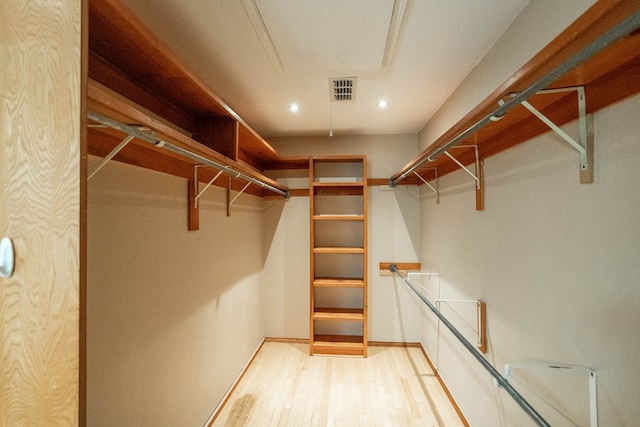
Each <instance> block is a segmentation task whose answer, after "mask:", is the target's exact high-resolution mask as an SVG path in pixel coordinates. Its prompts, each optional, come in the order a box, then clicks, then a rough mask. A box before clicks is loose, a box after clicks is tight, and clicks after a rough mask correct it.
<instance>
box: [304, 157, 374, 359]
mask: <svg viewBox="0 0 640 427" xmlns="http://www.w3.org/2000/svg"><path fill="white" fill-rule="evenodd" d="M309 175H310V188H311V190H310V192H309V196H310V228H311V239H310V242H311V248H310V258H311V269H310V270H311V272H310V275H311V279H310V285H311V290H310V295H311V304H310V332H309V336H310V353H311V354H312V355H314V354H334V355H349V356H364V357H366V356H367V316H368V313H367V298H368V296H367V161H366V157H363V156H341V157H314V158H312V159H310V162H309Z"/></svg>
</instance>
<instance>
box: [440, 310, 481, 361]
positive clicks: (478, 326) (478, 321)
mask: <svg viewBox="0 0 640 427" xmlns="http://www.w3.org/2000/svg"><path fill="white" fill-rule="evenodd" d="M435 303H436V307H437V308H438V310H440V304H441V303H445V304H451V303H468V304H475V305H476V311H477V316H476V327H475V328H474V327H473V326H471V325H469V324H468V323H467V322H464V319H463V322H464V324H465V325H467V326H468V327H469V329H471V330H473V332H474V333H475V334H476V335H477V337H478V350H480V351H481V352H482V353H484V354H486V353H487V303H486V302H484V301H480V300H475V299H474V300H452V299H436V300H435ZM454 312H455V310H454ZM456 314H457V313H456Z"/></svg>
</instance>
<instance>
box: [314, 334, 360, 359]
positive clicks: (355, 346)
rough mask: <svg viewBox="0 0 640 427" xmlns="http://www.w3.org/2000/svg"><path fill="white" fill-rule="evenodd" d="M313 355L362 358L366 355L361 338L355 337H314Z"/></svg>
mask: <svg viewBox="0 0 640 427" xmlns="http://www.w3.org/2000/svg"><path fill="white" fill-rule="evenodd" d="M311 346H312V348H313V353H314V354H326V355H331V354H340V355H345V356H362V355H364V354H366V348H365V346H364V343H363V337H362V336H357V335H314V337H313V341H312V343H311Z"/></svg>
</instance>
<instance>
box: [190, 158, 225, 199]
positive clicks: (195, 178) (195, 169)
mask: <svg viewBox="0 0 640 427" xmlns="http://www.w3.org/2000/svg"><path fill="white" fill-rule="evenodd" d="M206 166H207V165H195V166H194V167H193V186H194V191H193V194H195V196H194V198H193V206H194V207H196V208H197V207H198V199H200V196H202V195H203V194H204V192H205V191H207V189H208V188H209V187H210V186H211V184H213V183H214V182H215V180H216V179H218V177H220V175H222V172H223V171H218V173H217V174H216V175H215V176H214V177H213V178H211V180H210V181H209V182H208V183H207V185H205V186H204V188H203V189H202V190H200V183H199V181H198V168H202V167H206Z"/></svg>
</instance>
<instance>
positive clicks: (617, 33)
mask: <svg viewBox="0 0 640 427" xmlns="http://www.w3.org/2000/svg"><path fill="white" fill-rule="evenodd" d="M638 27H640V10H638V11H636V12H634V13H633V14H631V15H629V16H628V17H627V18H626V19H625V20H624V21H622V22H620V23H619V24H618V25H616V26H615V27H613V28H612V29H610V30H609V31H607V32H606V33H604V34H603V35H602V36H600V37H599V38H598V39H596V40H595V41H593V42H592V43H590V44H589V45H587V46H586V47H584V48H583V49H582V50H580V51H579V52H578V53H576V54H575V55H573V56H572V57H571V58H569V59H567V60H566V61H564V62H563V63H562V64H560V65H558V66H557V67H556V68H554V69H553V70H551V71H550V72H549V73H548V74H546V75H545V76H544V77H542V78H541V79H540V80H538V81H537V82H535V83H534V84H532V85H531V86H529V87H528V88H527V89H525V90H523V91H522V92H519V93H517V94H515V96H513V98H510V99H509V100H508V101H506V102H504V104H502V105H500V106H499V107H498V108H496V109H495V110H494V111H493V112H492V113H489V114H488V115H486V116H485V117H483V118H482V119H480V120H479V121H477V122H476V123H475V124H473V125H472V126H470V127H469V128H467V129H466V130H465V131H463V132H461V133H460V134H458V136H456V137H455V138H453V139H451V140H449V142H447V143H446V144H444V145H441V146H440V147H438V148H436V149H435V150H434V151H433V153H431V154H429V156H427V157H426V158H424V159H422V160H420V161H418V162H417V163H416V164H415V165H413V166H411V167H410V168H409V169H407V170H406V171H405V172H403V173H402V174H401V175H400V176H399V177H398V178H396V179H391V180H389V187H391V188H393V187H395V186H396V185H398V183H399V182H400V181H402V180H403V179H405V178H406V177H407V176H408V175H410V174H411V173H413V171H415V170H416V169H418V168H419V167H420V166H421V165H422V164H423V163H425V162H427V161H429V162H433V161H434V160H435V159H436V158H437V157H438V156H440V155H441V154H442V153H444V152H445V151H447V150H448V149H449V148H451V147H453V146H455V145H457V144H459V143H460V142H462V141H463V140H465V139H466V138H468V137H469V136H471V135H472V134H474V133H475V132H477V131H478V130H479V129H481V128H482V127H484V126H485V125H486V124H488V123H489V122H490V121H492V120H491V118H492V117H502V116H503V115H505V114H506V113H507V112H508V111H509V110H511V109H512V108H514V107H515V106H516V105H518V104H520V103H521V102H523V101H526V100H527V99H528V98H529V97H531V96H532V95H535V94H536V92H538V91H540V90H542V89H545V88H546V87H547V86H549V85H550V84H551V83H553V82H554V81H556V80H558V79H559V78H560V77H562V76H563V75H565V74H566V73H568V72H569V71H571V70H572V69H574V68H575V67H577V66H578V65H580V64H582V63H583V62H585V61H587V60H588V59H590V58H591V57H592V56H594V55H595V54H597V53H599V52H601V51H602V50H603V49H605V48H606V47H607V46H609V45H610V44H612V43H614V42H616V41H618V40H619V39H621V38H622V37H624V36H626V35H627V34H629V33H630V32H632V31H633V30H635V29H636V28H638Z"/></svg>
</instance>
